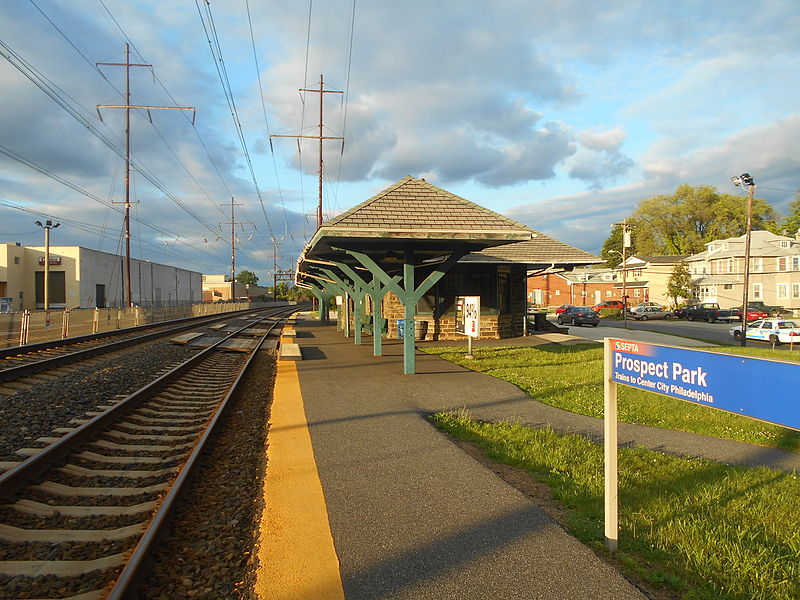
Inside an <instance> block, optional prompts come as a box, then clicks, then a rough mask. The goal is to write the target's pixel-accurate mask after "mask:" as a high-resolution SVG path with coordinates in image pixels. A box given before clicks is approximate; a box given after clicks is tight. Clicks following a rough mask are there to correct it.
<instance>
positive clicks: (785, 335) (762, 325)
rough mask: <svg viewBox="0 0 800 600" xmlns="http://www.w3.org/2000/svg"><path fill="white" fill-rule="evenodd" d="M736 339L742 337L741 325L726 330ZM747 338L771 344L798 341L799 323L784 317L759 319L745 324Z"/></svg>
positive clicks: (799, 336)
mask: <svg viewBox="0 0 800 600" xmlns="http://www.w3.org/2000/svg"><path fill="white" fill-rule="evenodd" d="M728 333H730V334H731V335H732V336H733V337H734V338H736V339H737V340H741V339H742V325H741V324H739V325H736V326H734V327H731V328H730V330H729V331H728ZM747 339H748V340H761V341H762V342H771V343H773V344H776V345H777V344H790V343H795V344H798V343H800V323H798V322H797V321H788V320H786V319H761V320H758V321H753V322H752V323H748V325H747Z"/></svg>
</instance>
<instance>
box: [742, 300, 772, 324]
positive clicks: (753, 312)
mask: <svg viewBox="0 0 800 600" xmlns="http://www.w3.org/2000/svg"><path fill="white" fill-rule="evenodd" d="M736 310H738V311H739V314H740V315H741V313H742V307H741V306H739V307H737V308H736ZM762 319H769V313H768V312H767V311H765V310H761V308H759V307H757V306H753V305H752V304H750V303H749V302H748V303H747V320H748V321H760V320H762ZM739 320H740V321H741V320H742V319H741V317H739Z"/></svg>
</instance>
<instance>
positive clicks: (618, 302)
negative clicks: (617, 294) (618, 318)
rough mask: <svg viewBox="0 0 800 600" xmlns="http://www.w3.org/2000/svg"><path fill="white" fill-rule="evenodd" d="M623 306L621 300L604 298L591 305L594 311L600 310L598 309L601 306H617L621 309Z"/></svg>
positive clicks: (601, 307)
mask: <svg viewBox="0 0 800 600" xmlns="http://www.w3.org/2000/svg"><path fill="white" fill-rule="evenodd" d="M624 307H625V305H624V304H623V303H622V300H604V301H603V302H600V303H598V304H595V305H594V306H593V307H592V310H593V311H594V312H600V309H603V308H618V309H619V310H622V309H623V308H624Z"/></svg>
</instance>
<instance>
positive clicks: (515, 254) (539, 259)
mask: <svg viewBox="0 0 800 600" xmlns="http://www.w3.org/2000/svg"><path fill="white" fill-rule="evenodd" d="M459 262H461V263H517V264H518V263H526V264H529V265H551V264H555V265H556V266H559V265H560V266H566V265H591V264H599V263H602V262H605V261H604V260H603V259H602V258H600V257H599V256H595V255H594V254H591V253H589V252H586V251H585V250H581V249H579V248H575V247H574V246H570V245H569V244H565V243H564V242H560V241H558V240H556V239H553V238H551V237H550V236H548V235H545V234H543V233H539V232H538V231H534V233H533V238H532V239H530V240H527V241H524V242H514V243H512V244H506V245H504V246H496V247H493V248H486V249H485V250H481V251H480V252H472V253H470V254H467V255H466V256H465V257H464V258H462V259H461V260H460V261H459Z"/></svg>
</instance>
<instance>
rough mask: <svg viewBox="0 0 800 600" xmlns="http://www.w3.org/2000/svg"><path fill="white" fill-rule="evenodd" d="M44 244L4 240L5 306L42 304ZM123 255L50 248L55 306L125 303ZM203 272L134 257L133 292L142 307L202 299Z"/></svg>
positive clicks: (0, 287)
mask: <svg viewBox="0 0 800 600" xmlns="http://www.w3.org/2000/svg"><path fill="white" fill-rule="evenodd" d="M44 255H45V248H44V246H32V247H26V246H21V245H20V244H19V243H6V244H0V297H1V298H3V300H2V302H3V303H4V304H6V305H7V307H4V308H5V310H12V311H17V310H25V309H28V310H36V309H41V308H43V307H44ZM124 270H125V258H124V257H121V256H117V255H115V254H110V253H108V252H100V251H98V250H91V249H89V248H83V247H81V246H50V279H49V281H50V285H49V300H50V302H49V304H50V308H52V309H56V310H58V309H62V308H70V309H72V308H95V307H97V308H106V307H116V306H122V305H123V304H124V296H125V295H124V285H125V282H124ZM202 279H203V278H202V274H201V273H199V272H197V271H189V270H187V269H182V268H180V267H173V266H169V265H162V264H158V263H152V262H150V261H146V260H138V259H133V258H132V259H131V296H132V300H133V303H134V304H136V305H139V306H164V305H185V304H194V303H199V302H201V301H202Z"/></svg>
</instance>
